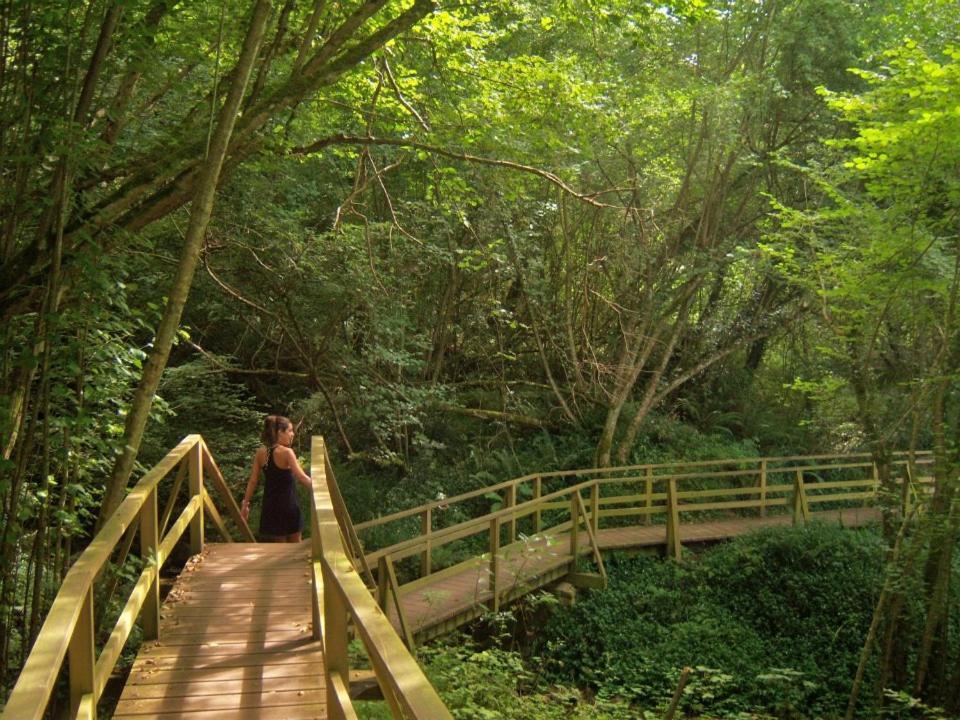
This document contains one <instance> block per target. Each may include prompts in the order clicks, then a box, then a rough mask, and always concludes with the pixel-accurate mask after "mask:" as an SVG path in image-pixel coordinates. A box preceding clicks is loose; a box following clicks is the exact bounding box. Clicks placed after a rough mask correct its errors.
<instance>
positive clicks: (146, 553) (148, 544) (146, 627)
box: [140, 488, 160, 640]
mask: <svg viewBox="0 0 960 720" xmlns="http://www.w3.org/2000/svg"><path fill="white" fill-rule="evenodd" d="M158 509H159V508H158V503H157V489H156V488H154V489H153V490H151V491H150V494H149V495H148V496H147V500H146V502H145V503H144V504H143V507H142V508H141V509H140V558H141V559H142V560H143V565H144V567H146V566H148V565H150V564H152V565H153V566H154V567H155V574H154V576H153V582H151V583H150V587H148V588H147V596H146V597H145V598H144V600H143V610H141V613H140V625H141V627H142V628H143V639H144V640H159V639H160V563H159V558H157V550H158V548H159V546H160V538H159V532H158V517H157V516H158Z"/></svg>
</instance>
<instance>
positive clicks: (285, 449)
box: [240, 415, 313, 542]
mask: <svg viewBox="0 0 960 720" xmlns="http://www.w3.org/2000/svg"><path fill="white" fill-rule="evenodd" d="M293 436H294V430H293V423H292V422H290V420H288V419H287V418H285V417H282V416H280V415H268V416H267V418H266V420H264V421H263V434H262V435H261V436H260V437H261V439H262V440H263V447H261V448H260V449H258V450H257V453H256V455H254V456H253V468H252V469H251V470H250V479H249V480H248V481H247V491H246V492H245V493H244V494H243V503H242V504H241V505H240V514H241V515H242V516H243V519H244V520H246V519H247V518H248V517H249V516H250V500H251V499H252V498H253V493H254V492H255V491H256V489H257V483H259V482H260V473H261V471H262V472H263V475H264V477H265V478H266V484H265V485H264V486H263V506H262V508H261V510H260V539H261V541H262V542H300V530H301V523H300V506H299V505H298V504H297V492H296V486H295V484H294V480H295V479H296V480H298V481H300V482H301V483H303V485H304V486H305V487H307V488H312V487H313V485H312V483H311V482H310V476H309V475H307V474H306V473H305V472H304V471H303V468H301V467H300V463H299V462H298V461H297V456H296V455H295V454H294V452H293V449H292V448H291V447H290V446H291V445H292V444H293Z"/></svg>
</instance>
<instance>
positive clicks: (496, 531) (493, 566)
mask: <svg viewBox="0 0 960 720" xmlns="http://www.w3.org/2000/svg"><path fill="white" fill-rule="evenodd" d="M499 555H500V518H499V517H495V518H493V519H491V520H490V591H491V592H492V593H493V600H492V602H491V605H490V607H491V609H492V610H493V611H494V612H499V611H500V595H499V593H498V592H497V569H498V568H499V565H500V558H499Z"/></svg>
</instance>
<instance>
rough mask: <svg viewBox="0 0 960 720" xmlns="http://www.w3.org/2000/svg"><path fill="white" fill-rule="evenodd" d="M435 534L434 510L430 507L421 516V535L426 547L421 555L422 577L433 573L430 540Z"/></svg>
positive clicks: (431, 542)
mask: <svg viewBox="0 0 960 720" xmlns="http://www.w3.org/2000/svg"><path fill="white" fill-rule="evenodd" d="M432 532H433V513H432V508H430V507H428V508H427V509H426V510H424V511H423V512H422V513H421V515H420V534H421V535H423V536H424V537H425V542H426V544H425V546H424V549H423V552H422V553H421V554H420V577H426V576H427V575H429V574H430V573H431V572H433V558H432V557H431V556H432V554H433V553H432V549H433V548H432V544H433V541H432V540H431V538H430V535H431V533H432Z"/></svg>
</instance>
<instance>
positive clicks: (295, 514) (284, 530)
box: [260, 448, 301, 536]
mask: <svg viewBox="0 0 960 720" xmlns="http://www.w3.org/2000/svg"><path fill="white" fill-rule="evenodd" d="M263 474H264V476H265V477H266V482H265V483H264V486H263V507H262V509H261V511H260V534H261V535H275V536H280V535H293V533H298V532H300V530H301V522H300V506H299V505H298V504H297V489H296V483H295V481H294V478H293V470H291V469H290V468H281V467H277V466H276V465H275V464H274V462H273V448H270V449H269V450H268V451H267V462H266V463H265V464H264V466H263Z"/></svg>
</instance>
